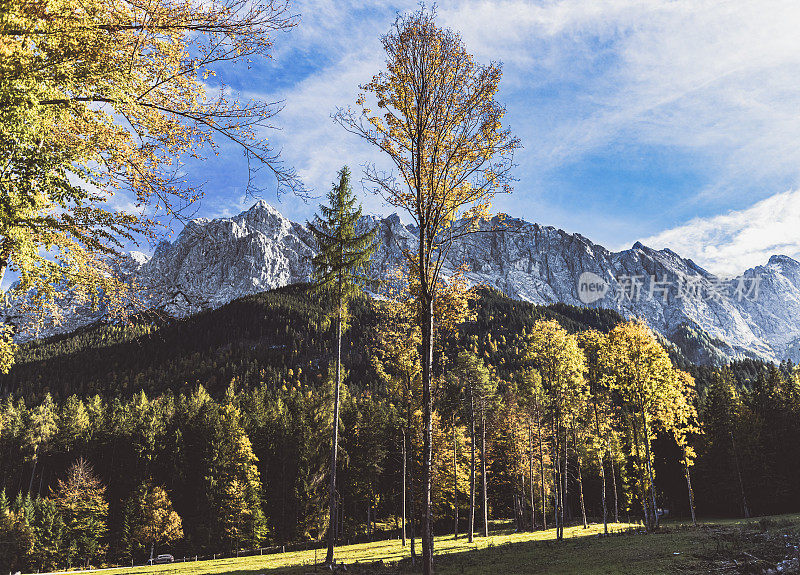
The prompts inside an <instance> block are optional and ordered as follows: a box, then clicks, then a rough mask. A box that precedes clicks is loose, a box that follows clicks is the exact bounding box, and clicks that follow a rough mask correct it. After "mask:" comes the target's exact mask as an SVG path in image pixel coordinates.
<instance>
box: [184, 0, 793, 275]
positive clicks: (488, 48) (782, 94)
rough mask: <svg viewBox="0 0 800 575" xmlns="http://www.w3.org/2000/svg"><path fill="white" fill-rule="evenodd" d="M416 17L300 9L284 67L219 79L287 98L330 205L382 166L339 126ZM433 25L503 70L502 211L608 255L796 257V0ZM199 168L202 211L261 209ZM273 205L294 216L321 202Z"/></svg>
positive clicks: (736, 266) (542, 8) (233, 154)
mask: <svg viewBox="0 0 800 575" xmlns="http://www.w3.org/2000/svg"><path fill="white" fill-rule="evenodd" d="M415 6H416V3H415V2H398V3H384V2H370V1H369V0H367V1H366V2H351V1H349V0H308V1H306V0H300V1H298V2H295V3H294V5H293V7H294V10H295V11H296V12H297V13H298V14H299V15H300V24H299V25H298V26H297V27H296V28H295V29H293V30H292V31H290V32H288V33H281V34H279V35H277V36H276V38H275V51H274V58H273V59H272V60H270V61H265V62H260V63H256V65H255V67H254V68H253V69H251V70H246V69H244V68H237V67H231V68H227V69H225V70H222V71H221V74H220V75H219V78H220V80H221V81H223V82H225V83H227V84H229V85H230V86H231V87H232V88H233V89H234V90H236V91H239V92H241V93H242V94H243V95H247V96H255V97H260V98H266V99H269V100H276V99H280V100H284V101H285V108H284V109H283V111H282V112H281V114H280V115H279V116H277V118H276V119H275V123H276V124H277V125H278V126H279V127H280V130H279V131H274V132H271V133H269V134H268V136H269V137H270V138H271V140H272V141H273V143H274V144H275V146H277V147H278V148H280V149H282V156H283V159H284V161H285V162H286V163H287V164H288V165H291V166H294V167H295V168H296V170H297V172H298V173H299V175H300V176H301V177H302V178H303V180H304V182H305V183H306V185H307V186H308V187H309V188H311V189H313V190H315V192H316V193H317V194H320V195H321V194H323V193H324V192H325V191H326V190H327V189H328V187H329V186H330V183H331V181H332V180H333V178H334V176H335V173H336V171H337V170H338V169H339V168H340V167H341V165H342V164H345V163H346V164H349V165H350V167H351V170H352V171H353V173H354V179H355V180H358V175H359V174H360V172H361V168H360V166H361V165H362V164H364V163H365V162H377V163H378V164H381V163H383V159H382V158H380V156H378V155H376V153H375V152H374V151H373V150H371V149H369V148H368V147H366V145H365V144H363V143H362V142H360V141H359V140H358V139H357V138H356V137H355V136H351V135H349V134H347V133H346V132H345V131H344V130H343V129H341V128H340V127H338V126H336V125H334V124H333V122H332V121H331V119H330V115H331V114H332V113H333V112H334V111H335V109H336V107H337V106H345V107H346V106H348V105H352V104H353V103H354V101H355V97H356V94H357V92H358V84H359V83H362V82H366V81H368V80H369V79H370V78H371V76H372V75H373V74H374V73H376V72H377V71H379V70H380V69H381V67H382V64H383V55H382V53H381V49H380V44H379V35H380V34H382V33H385V32H386V31H388V29H389V27H390V25H391V23H392V21H393V19H394V16H395V14H396V13H397V12H398V11H403V10H409V9H413V8H414V7H415ZM437 13H438V18H439V21H440V23H441V24H442V25H444V26H448V27H451V28H453V29H455V30H457V31H459V32H460V33H461V34H462V36H463V39H464V42H465V44H466V46H467V49H468V50H469V51H471V52H472V53H473V54H475V56H476V58H477V59H478V60H479V61H481V62H484V63H486V62H489V61H490V60H495V61H502V62H503V64H504V77H503V80H502V83H501V91H500V93H499V99H500V100H501V101H502V102H503V103H504V104H505V105H506V106H507V108H508V113H507V116H506V120H507V123H508V124H509V125H510V126H511V128H512V129H513V131H514V132H515V133H516V134H517V135H518V136H519V137H520V138H521V140H522V144H523V146H524V149H523V150H521V151H520V153H519V154H518V156H517V163H518V167H517V168H516V170H515V174H514V175H515V176H516V178H517V179H518V182H517V183H516V184H515V191H514V193H513V195H512V196H508V197H500V198H498V199H497V200H496V202H495V210H496V211H504V212H508V213H511V214H512V215H514V216H519V217H523V218H525V219H527V220H529V221H535V222H538V223H541V224H546V225H553V226H557V227H560V228H563V229H565V230H567V231H570V232H579V233H581V234H583V235H585V236H587V237H588V238H590V239H591V240H593V241H595V242H597V243H600V244H602V245H604V246H606V247H608V248H610V249H623V248H627V247H630V246H631V245H632V244H633V243H634V242H635V241H636V240H643V241H644V242H645V243H646V244H648V245H651V246H653V247H656V248H662V247H670V248H672V249H673V250H675V251H676V252H678V253H679V254H681V255H684V256H686V257H691V258H693V259H695V261H697V262H698V263H700V264H701V265H704V266H706V267H707V268H708V269H710V270H712V271H716V272H718V273H723V274H726V273H730V274H733V273H737V272H739V271H741V270H743V269H744V268H746V267H751V266H753V265H757V264H761V263H765V262H766V260H767V258H768V257H769V255H770V254H771V253H778V252H779V253H785V254H787V255H790V256H793V257H798V256H799V255H800V191H796V190H800V185H798V184H799V183H800V182H799V180H800V33H798V31H800V4H798V3H797V1H796V0H790V1H781V0H752V1H746V0H715V1H711V0H603V1H601V0H596V1H595V0H548V1H531V2H523V1H516V0H474V1H473V0H467V1H465V2H457V3H456V2H440V3H438V5H437ZM188 172H189V174H190V178H191V180H192V181H193V182H205V190H206V197H205V199H204V200H203V203H202V205H201V206H200V208H199V212H198V215H202V216H209V217H216V216H224V215H232V214H235V213H238V212H239V211H241V210H243V209H245V208H247V207H249V205H250V204H252V203H253V202H254V201H255V199H254V198H248V197H244V195H243V191H242V190H243V187H244V185H245V183H246V173H245V166H244V163H243V161H242V159H241V155H240V152H239V151H237V150H236V149H235V148H230V147H223V149H222V153H221V155H220V156H219V157H217V158H213V160H209V161H207V162H205V163H202V164H200V163H197V162H194V163H190V164H188ZM264 184H266V185H269V182H268V181H265V182H264ZM357 185H358V184H357ZM260 197H261V198H263V199H266V200H267V201H269V202H270V203H272V204H273V205H275V206H276V207H277V208H278V209H280V210H281V211H282V212H283V213H284V214H285V215H287V216H288V217H290V218H292V219H295V220H297V221H302V220H305V219H307V218H309V217H311V215H312V214H313V211H314V209H315V207H316V202H312V203H311V204H306V203H303V202H302V201H300V200H299V199H298V198H295V197H291V196H283V197H282V198H280V200H279V199H278V198H276V196H275V195H274V194H272V193H270V192H266V193H264V194H263V195H261V196H260ZM362 199H363V202H364V205H365V209H366V210H367V211H368V212H371V213H376V214H387V213H389V212H391V210H390V209H389V208H388V207H387V206H385V205H383V204H382V203H381V201H380V199H379V198H377V197H375V196H374V195H371V194H368V193H364V194H362Z"/></svg>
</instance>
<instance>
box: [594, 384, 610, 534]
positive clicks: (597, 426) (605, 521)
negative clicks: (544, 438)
mask: <svg viewBox="0 0 800 575" xmlns="http://www.w3.org/2000/svg"><path fill="white" fill-rule="evenodd" d="M592 406H593V407H594V423H595V429H596V431H597V439H598V441H599V442H600V443H601V445H602V446H603V448H602V449H601V450H600V452H599V453H598V456H599V459H600V481H601V484H602V489H603V497H602V499H603V533H604V534H606V535H608V507H607V505H606V463H605V452H606V446H607V445H608V442H607V441H606V440H605V438H604V437H602V431H601V429H600V414H599V413H598V412H597V398H596V397H595V396H594V395H592Z"/></svg>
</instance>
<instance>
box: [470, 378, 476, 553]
mask: <svg viewBox="0 0 800 575" xmlns="http://www.w3.org/2000/svg"><path fill="white" fill-rule="evenodd" d="M469 403H470V421H469V427H470V429H469V435H470V462H469V542H470V543H472V542H473V541H474V539H475V401H474V399H473V397H472V394H471V393H470V398H469Z"/></svg>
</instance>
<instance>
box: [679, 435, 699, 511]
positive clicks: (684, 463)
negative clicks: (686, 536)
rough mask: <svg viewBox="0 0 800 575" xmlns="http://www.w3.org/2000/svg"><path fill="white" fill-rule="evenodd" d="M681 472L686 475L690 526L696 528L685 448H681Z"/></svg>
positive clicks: (692, 492)
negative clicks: (690, 517)
mask: <svg viewBox="0 0 800 575" xmlns="http://www.w3.org/2000/svg"><path fill="white" fill-rule="evenodd" d="M682 449H683V472H684V474H685V475H686V489H687V490H688V491H689V510H690V511H691V512H692V525H693V526H694V527H697V517H695V514H694V491H693V490H692V477H691V475H689V459H688V458H687V457H686V448H685V447H683V448H682Z"/></svg>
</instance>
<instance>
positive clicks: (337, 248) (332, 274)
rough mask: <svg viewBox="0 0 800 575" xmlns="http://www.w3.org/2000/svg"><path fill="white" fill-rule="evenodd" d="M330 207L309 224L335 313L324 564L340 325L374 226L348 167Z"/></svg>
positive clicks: (331, 534)
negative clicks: (365, 217) (366, 222)
mask: <svg viewBox="0 0 800 575" xmlns="http://www.w3.org/2000/svg"><path fill="white" fill-rule="evenodd" d="M328 202H329V205H327V206H324V205H321V206H320V207H319V210H320V214H318V215H317V216H316V217H315V219H314V222H313V223H309V224H308V227H309V229H310V230H311V233H312V234H313V236H314V240H315V242H316V248H317V255H316V256H314V259H313V265H314V279H315V287H316V288H317V290H319V291H321V292H323V293H325V294H327V295H329V296H332V300H333V302H334V305H335V308H336V309H335V312H334V313H335V315H336V383H335V386H336V387H335V389H334V394H333V441H332V442H331V469H330V494H329V495H330V520H329V523H330V526H329V528H328V553H327V555H326V558H325V562H326V563H328V564H331V563H333V547H334V544H335V539H336V531H335V529H334V518H335V517H336V452H337V450H338V443H339V388H340V385H341V379H342V370H341V363H342V323H343V322H344V321H345V319H346V316H347V303H348V301H349V300H350V299H351V298H352V297H353V296H354V295H356V294H357V293H358V291H359V289H360V287H362V286H363V285H364V283H365V279H366V277H365V272H366V269H367V266H368V265H369V260H370V257H371V255H372V252H373V250H374V238H375V232H374V230H371V229H370V230H364V231H357V230H356V228H357V226H358V220H359V219H360V218H361V206H360V205H359V204H358V201H357V199H356V198H355V196H354V195H353V190H352V189H351V188H350V170H349V169H348V168H347V166H344V167H343V168H342V169H341V170H339V183H338V184H335V185H334V186H333V188H332V189H331V191H330V192H328Z"/></svg>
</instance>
